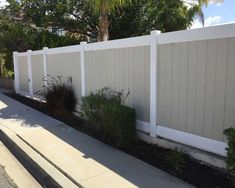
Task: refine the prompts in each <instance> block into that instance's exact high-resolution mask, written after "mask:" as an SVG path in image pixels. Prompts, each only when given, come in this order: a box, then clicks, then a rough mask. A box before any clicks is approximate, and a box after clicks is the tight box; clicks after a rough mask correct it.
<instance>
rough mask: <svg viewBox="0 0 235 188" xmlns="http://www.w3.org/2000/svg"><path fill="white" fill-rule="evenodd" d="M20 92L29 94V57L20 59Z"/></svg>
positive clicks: (20, 57)
mask: <svg viewBox="0 0 235 188" xmlns="http://www.w3.org/2000/svg"><path fill="white" fill-rule="evenodd" d="M18 64H19V87H20V92H23V93H29V81H28V79H29V78H28V62H27V56H19V57H18Z"/></svg>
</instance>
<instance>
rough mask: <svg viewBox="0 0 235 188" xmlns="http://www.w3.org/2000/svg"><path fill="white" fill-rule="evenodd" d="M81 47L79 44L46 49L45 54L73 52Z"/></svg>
mask: <svg viewBox="0 0 235 188" xmlns="http://www.w3.org/2000/svg"><path fill="white" fill-rule="evenodd" d="M81 49H82V48H81V45H73V46H64V47H57V48H49V49H46V53H47V54H60V53H73V52H80V51H81Z"/></svg>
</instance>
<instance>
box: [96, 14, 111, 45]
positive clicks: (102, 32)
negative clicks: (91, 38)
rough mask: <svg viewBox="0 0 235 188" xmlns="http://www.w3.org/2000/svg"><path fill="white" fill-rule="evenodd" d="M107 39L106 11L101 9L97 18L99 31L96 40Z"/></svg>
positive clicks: (107, 21)
mask: <svg viewBox="0 0 235 188" xmlns="http://www.w3.org/2000/svg"><path fill="white" fill-rule="evenodd" d="M107 40H109V19H108V13H107V11H105V10H102V11H101V14H100V19H99V32H98V36H97V41H107Z"/></svg>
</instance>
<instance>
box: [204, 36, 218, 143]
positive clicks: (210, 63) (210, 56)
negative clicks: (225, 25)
mask: <svg viewBox="0 0 235 188" xmlns="http://www.w3.org/2000/svg"><path fill="white" fill-rule="evenodd" d="M216 52H217V41H216V40H210V41H208V47H207V68H206V70H207V72H206V93H205V95H206V96H205V125H206V126H205V127H204V136H206V135H207V137H209V138H212V136H213V126H214V101H215V73H216V61H217V60H216Z"/></svg>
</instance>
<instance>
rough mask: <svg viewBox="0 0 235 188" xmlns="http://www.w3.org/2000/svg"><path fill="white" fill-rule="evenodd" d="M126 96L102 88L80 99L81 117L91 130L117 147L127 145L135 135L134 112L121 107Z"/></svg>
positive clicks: (122, 93)
mask: <svg viewBox="0 0 235 188" xmlns="http://www.w3.org/2000/svg"><path fill="white" fill-rule="evenodd" d="M128 95H129V92H128V93H127V94H126V95H124V92H123V90H122V91H121V92H117V91H114V90H111V89H109V88H103V89H101V90H99V91H97V93H90V95H88V96H86V97H83V98H82V104H81V112H80V114H81V117H82V118H84V119H86V120H87V121H88V122H89V125H90V128H91V129H92V130H94V131H99V132H100V133H101V134H102V135H103V137H104V138H105V139H106V140H108V141H111V142H112V143H114V144H116V145H118V146H120V145H124V144H128V143H129V142H130V141H131V140H132V139H133V137H134V135H135V111H134V109H132V108H129V107H126V106H124V105H123V104H124V103H125V100H126V98H127V96H128Z"/></svg>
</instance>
